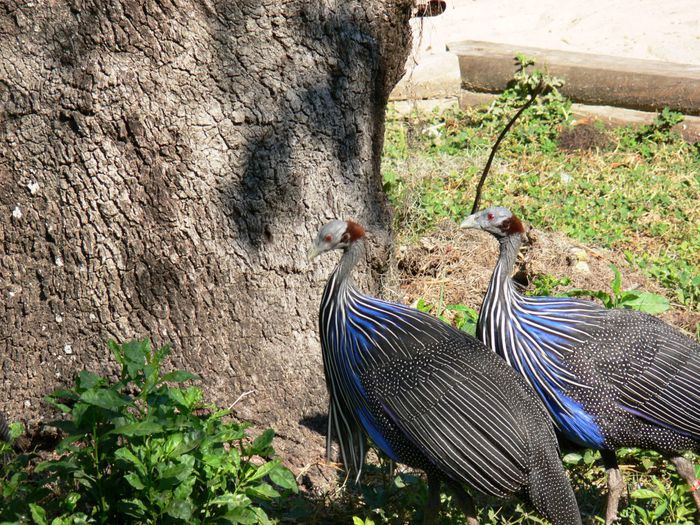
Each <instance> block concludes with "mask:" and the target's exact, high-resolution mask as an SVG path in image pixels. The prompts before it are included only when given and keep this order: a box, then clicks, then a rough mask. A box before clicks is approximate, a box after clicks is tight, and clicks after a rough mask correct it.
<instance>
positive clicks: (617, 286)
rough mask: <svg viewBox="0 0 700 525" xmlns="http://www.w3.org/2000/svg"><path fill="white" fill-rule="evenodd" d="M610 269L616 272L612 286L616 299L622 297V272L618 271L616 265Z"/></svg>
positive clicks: (612, 265)
mask: <svg viewBox="0 0 700 525" xmlns="http://www.w3.org/2000/svg"><path fill="white" fill-rule="evenodd" d="M610 269H611V270H612V271H613V272H614V274H615V277H613V280H612V283H610V284H611V286H612V291H613V294H614V295H615V297H619V296H620V292H621V291H622V275H621V274H620V270H618V269H617V266H615V265H614V264H611V265H610Z"/></svg>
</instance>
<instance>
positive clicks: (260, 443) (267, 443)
mask: <svg viewBox="0 0 700 525" xmlns="http://www.w3.org/2000/svg"><path fill="white" fill-rule="evenodd" d="M274 437H275V431H274V430H272V429H269V428H268V429H267V430H265V431H264V432H263V433H262V434H260V435H259V436H258V437H256V438H255V439H254V440H253V444H252V445H251V447H250V453H251V454H254V455H257V456H263V457H267V456H270V455H272V454H274V452H275V451H274V450H273V448H272V438H274Z"/></svg>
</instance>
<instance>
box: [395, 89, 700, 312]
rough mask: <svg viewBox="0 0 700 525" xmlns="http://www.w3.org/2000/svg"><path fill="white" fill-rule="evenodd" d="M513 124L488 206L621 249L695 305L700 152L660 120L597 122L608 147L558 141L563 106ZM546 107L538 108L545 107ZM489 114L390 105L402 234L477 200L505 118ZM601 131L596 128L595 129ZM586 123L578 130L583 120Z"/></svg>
mask: <svg viewBox="0 0 700 525" xmlns="http://www.w3.org/2000/svg"><path fill="white" fill-rule="evenodd" d="M556 105H557V106H559V107H560V110H558V111H553V110H552V111H550V112H549V113H544V116H543V117H538V116H537V114H536V113H535V114H533V115H530V116H529V117H528V118H526V119H525V120H524V121H523V122H522V123H521V124H520V125H519V124H516V127H515V129H514V130H513V133H512V135H511V136H510V137H508V138H506V140H505V141H504V144H503V145H502V146H501V151H500V152H499V154H498V156H497V158H496V162H495V163H494V166H493V167H492V173H491V174H490V176H489V178H488V179H487V181H486V184H485V188H484V194H483V198H482V203H483V205H484V206H485V205H503V206H506V207H509V208H511V209H512V210H513V211H514V212H515V213H516V214H519V215H520V216H521V217H523V218H524V219H525V220H526V221H528V222H529V223H531V224H532V225H533V226H535V227H537V228H541V229H545V230H550V231H558V232H561V233H564V234H566V235H568V236H570V237H572V238H574V239H576V240H578V241H581V242H584V243H588V244H592V245H597V246H602V247H605V248H610V249H614V250H618V251H620V252H623V253H625V254H626V256H627V258H628V260H630V261H631V262H633V263H634V264H636V265H638V266H639V267H640V268H642V269H643V270H644V271H645V272H646V273H647V274H648V275H650V276H652V277H654V278H655V279H657V280H658V281H659V282H660V283H661V284H662V285H663V286H665V287H667V288H668V289H669V290H670V291H671V293H672V296H673V298H674V300H675V301H676V302H677V303H679V304H682V305H684V306H686V307H688V308H695V309H696V308H697V307H698V305H700V277H698V274H700V272H699V270H700V263H699V261H700V208H699V207H698V206H697V202H698V200H700V150H699V149H698V148H697V147H694V146H691V145H689V144H687V143H686V142H684V141H683V140H682V139H681V138H680V137H679V136H677V135H675V133H673V132H671V131H668V130H666V129H665V123H666V121H668V120H673V119H674V118H675V117H674V115H673V114H671V116H670V117H667V118H666V119H665V120H664V119H662V118H660V119H659V120H660V121H661V122H658V123H657V125H656V126H649V128H651V129H642V130H635V129H632V128H616V129H611V130H606V129H597V130H596V131H597V133H598V137H600V138H601V142H603V144H604V145H603V146H602V147H595V145H594V147H592V148H590V149H586V150H574V151H571V150H563V149H561V148H560V147H558V144H557V141H558V136H559V134H560V133H562V132H564V131H569V130H576V127H572V126H571V120H572V119H571V117H570V114H569V113H568V112H567V111H566V104H565V102H562V101H557V102H556ZM540 111H541V112H542V110H540ZM492 112H493V111H490V112H489V111H483V110H482V111H471V112H467V113H464V112H461V111H457V110H451V111H445V112H441V113H433V114H411V115H405V116H400V115H398V114H396V113H392V112H390V114H389V119H388V123H387V133H386V144H385V150H384V158H383V165H382V167H383V173H384V185H385V189H386V191H387V193H388V195H389V198H390V200H391V202H392V203H393V205H394V210H395V229H396V231H397V233H398V235H399V236H400V237H402V238H403V239H402V240H403V241H404V242H410V241H411V240H412V239H415V238H417V237H419V236H420V235H421V234H423V233H425V232H426V231H428V230H429V229H430V228H431V227H432V226H433V225H435V223H436V222H437V221H439V220H441V219H445V218H447V219H450V220H454V221H459V220H460V219H461V218H463V217H464V216H465V215H467V214H468V213H469V211H470V209H471V204H472V200H473V197H474V189H475V187H476V182H477V180H478V177H479V175H480V173H481V169H482V167H483V165H484V164H485V161H486V158H487V156H488V153H489V150H490V147H491V144H492V143H493V141H494V140H495V137H496V135H497V133H498V131H499V130H500V124H501V122H502V120H501V119H495V120H494V117H491V113H492ZM591 127H593V129H594V130H595V129H596V128H595V126H591ZM580 129H583V128H580Z"/></svg>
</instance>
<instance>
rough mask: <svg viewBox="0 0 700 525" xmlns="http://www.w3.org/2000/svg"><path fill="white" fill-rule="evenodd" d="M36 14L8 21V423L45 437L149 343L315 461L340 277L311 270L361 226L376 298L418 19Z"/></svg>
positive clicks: (344, 3)
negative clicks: (386, 188) (400, 111)
mask: <svg viewBox="0 0 700 525" xmlns="http://www.w3.org/2000/svg"><path fill="white" fill-rule="evenodd" d="M25 5H26V3H24V2H12V1H10V2H9V3H8V2H7V0H4V2H3V3H2V4H0V103H1V106H0V246H1V248H0V294H1V297H2V300H1V301H0V352H1V355H2V365H1V367H2V368H1V379H2V381H1V382H0V388H1V389H2V391H1V392H0V410H5V411H6V412H8V413H9V415H10V416H11V418H12V419H17V418H21V419H25V420H27V421H31V422H34V423H36V422H38V421H41V419H42V418H43V417H44V416H45V415H46V414H47V413H50V411H49V410H48V409H47V407H46V405H45V404H43V403H42V397H43V396H45V395H46V394H47V393H49V392H50V391H51V390H53V389H54V388H55V387H58V386H60V384H61V383H64V382H67V381H70V380H72V378H73V375H74V373H75V372H76V371H78V370H80V369H82V368H87V369H90V370H93V371H97V372H102V373H104V372H106V371H110V370H114V363H113V361H112V359H111V357H110V355H109V353H108V351H107V349H106V346H105V341H106V340H107V339H110V338H113V339H115V340H118V341H123V340H127V339H130V338H136V337H146V336H147V337H150V338H151V339H152V340H154V342H155V343H156V344H163V343H168V342H169V343H172V344H173V345H174V351H173V356H174V357H173V365H174V366H177V367H179V368H186V369H188V370H193V371H195V372H197V373H199V374H201V376H202V378H203V379H202V380H203V385H204V388H205V390H206V391H207V393H208V394H209V396H210V398H212V399H214V400H216V401H217V402H219V403H221V404H223V405H225V406H228V405H230V404H231V403H233V402H234V401H235V400H236V399H237V398H238V397H239V396H240V395H241V394H243V393H245V392H249V391H252V390H254V392H253V393H251V394H249V395H247V396H246V397H245V398H244V399H242V400H240V401H239V402H238V403H237V404H236V410H237V413H238V415H239V416H240V417H242V418H246V419H250V420H253V421H254V422H256V423H259V424H264V425H271V426H273V427H274V428H275V429H277V430H278V431H279V432H280V433H281V434H282V435H283V436H286V437H287V438H288V439H289V440H291V449H289V452H291V453H293V454H298V455H299V457H298V458H297V461H299V462H307V463H308V462H310V461H313V460H315V459H316V458H317V457H318V456H320V455H321V453H322V449H321V446H320V442H321V440H320V438H319V437H313V438H312V433H311V432H310V431H309V430H308V429H307V428H306V427H304V426H300V425H299V423H300V421H302V420H304V419H305V418H306V419H313V417H314V416H315V415H318V414H325V410H326V407H325V402H326V401H325V396H326V393H325V384H324V381H323V372H322V365H321V357H320V345H319V343H318V334H317V315H318V314H317V312H318V304H319V301H320V296H321V291H322V287H323V285H324V283H325V279H326V277H327V276H328V274H329V272H330V270H331V268H332V266H333V265H334V264H335V262H336V261H335V259H334V257H330V256H329V257H326V258H324V259H323V261H321V262H320V263H314V264H313V265H312V264H310V263H308V262H307V261H306V258H305V253H306V250H307V248H308V247H309V243H310V241H311V239H312V237H313V236H314V235H315V233H316V231H317V230H318V227H319V226H320V225H321V224H322V223H324V222H325V221H327V220H330V219H332V218H336V217H339V218H346V217H347V218H349V217H352V218H354V219H356V220H358V221H360V222H362V223H365V224H366V225H367V226H369V228H370V230H371V231H373V233H374V234H375V235H374V242H373V243H372V244H373V245H372V249H371V251H370V254H371V255H370V257H369V259H368V266H366V267H365V268H364V269H362V270H361V271H359V272H358V274H360V275H364V276H366V277H365V279H364V280H363V279H360V282H362V283H363V285H364V286H366V287H368V289H370V290H374V291H377V287H378V278H379V274H380V273H381V272H382V271H383V269H384V268H385V266H386V261H387V248H388V243H389V235H388V228H389V214H388V211H387V207H386V204H385V200H384V195H383V192H382V188H381V178H380V173H379V165H380V153H381V148H382V142H383V131H384V109H385V106H386V101H387V97H388V94H389V92H390V90H391V88H392V87H393V86H394V84H395V83H396V82H397V81H398V79H399V77H400V75H401V73H402V71H403V64H404V62H405V59H406V56H407V53H408V47H409V45H410V41H409V37H410V35H409V26H408V18H409V15H410V1H409V0H383V1H379V0H374V1H372V2H366V1H363V0H325V1H324V0H320V1H309V0H275V1H271V0H255V1H253V0H235V1H229V2H224V1H221V2H216V1H202V2H193V1H188V0H162V1H161V0H150V1H147V2H145V3H142V2H140V1H139V2H137V1H130V0H113V1H111V2H110V1H104V2H100V1H80V0H74V1H66V0H57V1H55V2H35V3H34V5H33V6H29V7H23V6H25ZM368 269H371V270H372V271H371V272H370V271H367V270H368ZM360 275H358V277H360ZM363 281H364V282H363ZM294 443H297V444H298V446H295V445H294ZM309 443H311V445H309ZM317 445H318V446H317ZM309 446H311V447H315V448H311V449H310V448H308V447H309ZM305 447H306V448H305ZM309 453H314V454H316V455H315V456H314V457H309Z"/></svg>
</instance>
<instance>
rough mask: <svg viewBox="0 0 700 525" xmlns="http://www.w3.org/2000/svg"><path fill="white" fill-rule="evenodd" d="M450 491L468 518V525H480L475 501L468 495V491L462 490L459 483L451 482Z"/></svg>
mask: <svg viewBox="0 0 700 525" xmlns="http://www.w3.org/2000/svg"><path fill="white" fill-rule="evenodd" d="M449 485H450V489H452V492H453V493H454V495H455V498H456V499H457V505H459V508H460V509H462V512H463V513H464V515H465V516H466V517H467V525H479V521H478V520H477V519H476V509H475V508H474V500H473V499H472V497H471V496H470V495H469V494H467V491H465V490H464V488H462V485H460V484H459V483H454V482H449Z"/></svg>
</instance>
